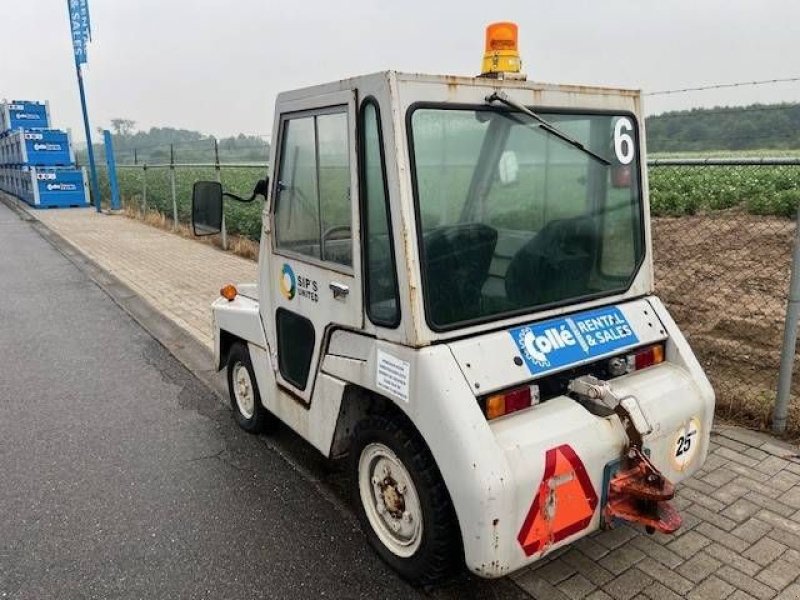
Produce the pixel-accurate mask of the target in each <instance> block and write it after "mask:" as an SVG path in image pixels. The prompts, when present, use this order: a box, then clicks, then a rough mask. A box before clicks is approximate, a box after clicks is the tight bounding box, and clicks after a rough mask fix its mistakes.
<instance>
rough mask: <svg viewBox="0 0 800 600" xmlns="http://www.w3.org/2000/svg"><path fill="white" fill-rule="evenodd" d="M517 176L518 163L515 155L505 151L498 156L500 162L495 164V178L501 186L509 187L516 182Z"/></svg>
mask: <svg viewBox="0 0 800 600" xmlns="http://www.w3.org/2000/svg"><path fill="white" fill-rule="evenodd" d="M518 176H519V161H518V160H517V153H516V152H514V151H513V150H506V151H505V152H503V154H501V155H500V160H499V162H498V163H497V177H498V178H499V179H500V183H501V185H511V184H512V183H516V182H517V177H518Z"/></svg>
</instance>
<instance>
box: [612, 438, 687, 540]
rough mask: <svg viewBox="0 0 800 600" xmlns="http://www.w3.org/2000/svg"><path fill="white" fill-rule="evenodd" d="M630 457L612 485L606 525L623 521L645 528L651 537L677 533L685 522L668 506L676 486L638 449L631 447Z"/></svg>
mask: <svg viewBox="0 0 800 600" xmlns="http://www.w3.org/2000/svg"><path fill="white" fill-rule="evenodd" d="M631 455H633V456H632V457H631ZM628 456H629V458H628V460H627V464H626V466H625V468H624V469H623V470H621V471H618V472H617V474H616V475H614V477H613V478H612V479H611V482H610V483H609V489H608V503H607V504H606V508H605V518H606V521H608V522H611V521H613V520H614V519H621V520H623V521H628V522H630V523H638V524H640V525H644V527H645V530H646V531H647V532H648V533H655V532H656V531H660V532H661V533H674V532H675V531H677V530H678V528H679V527H680V526H681V524H682V522H683V520H682V519H681V516H680V515H679V514H678V511H677V510H675V508H674V507H673V506H672V504H670V502H669V501H670V500H672V498H673V497H674V496H675V486H674V485H673V484H672V482H670V481H669V480H668V479H667V478H666V477H664V476H663V475H662V474H661V472H660V471H659V470H658V469H657V468H656V467H655V465H653V463H652V462H650V459H649V458H647V456H646V455H645V454H644V453H643V452H642V451H641V450H639V449H638V448H636V447H633V446H632V447H631V448H630V450H629V452H628Z"/></svg>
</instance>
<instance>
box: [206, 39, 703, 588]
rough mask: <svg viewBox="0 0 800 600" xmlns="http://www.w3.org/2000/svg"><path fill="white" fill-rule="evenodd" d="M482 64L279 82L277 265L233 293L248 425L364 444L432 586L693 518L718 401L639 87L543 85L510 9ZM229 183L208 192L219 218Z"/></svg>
mask: <svg viewBox="0 0 800 600" xmlns="http://www.w3.org/2000/svg"><path fill="white" fill-rule="evenodd" d="M484 65H485V68H484V74H483V75H482V76H480V77H474V78H472V77H451V76H429V75H418V74H413V75H409V74H402V73H396V72H392V71H389V72H383V73H376V74H373V75H366V76H363V77H355V78H352V79H346V80H343V81H337V82H335V83H329V84H326V85H319V86H314V87H309V88H305V89H301V90H296V91H291V92H285V93H282V94H280V95H279V96H278V98H277V102H276V106H275V124H274V130H273V131H274V134H273V138H272V139H273V145H272V148H271V156H270V167H271V168H270V174H271V181H269V183H267V182H266V180H265V181H262V182H259V186H258V188H257V190H256V192H257V193H263V194H264V195H265V197H266V203H265V205H264V213H263V229H262V234H261V246H260V254H259V280H258V283H257V285H252V284H250V285H237V286H233V285H229V286H226V287H225V288H223V290H222V295H223V297H221V298H219V299H218V300H217V301H216V302H214V305H213V313H214V339H215V358H216V366H217V368H218V369H227V376H228V383H229V387H230V394H231V401H232V405H233V408H234V411H235V414H236V416H237V418H238V421H239V423H240V424H241V426H242V427H243V428H244V429H245V430H247V431H250V432H257V431H262V430H264V429H265V428H267V427H268V426H269V425H270V423H271V422H273V421H274V420H275V419H276V418H277V419H280V420H281V421H283V422H284V423H285V424H286V425H288V426H289V427H290V428H292V429H293V430H295V431H296V432H297V433H298V434H300V435H301V436H302V437H303V438H305V439H306V440H308V441H309V442H310V443H311V444H313V445H314V446H315V447H316V448H317V449H318V450H319V451H320V452H322V453H323V454H324V455H326V456H329V457H339V456H343V455H345V454H349V456H350V457H351V461H350V464H351V465H352V481H353V487H354V497H355V499H356V506H357V510H358V513H359V516H360V519H361V522H362V524H363V528H364V531H365V534H366V536H367V537H368V539H369V541H370V542H371V544H372V545H373V546H374V547H375V549H376V550H377V552H378V553H379V554H380V555H381V557H382V558H383V559H384V560H385V561H386V562H388V563H389V564H390V565H391V566H392V567H394V568H395V569H396V570H397V571H398V572H399V573H400V574H401V575H403V576H404V577H406V578H407V579H409V580H411V581H414V582H417V583H432V582H435V581H437V580H440V579H441V578H442V577H444V576H446V575H447V574H448V573H449V572H451V571H452V569H454V568H457V567H458V566H459V565H460V564H464V563H465V564H466V566H467V567H468V568H469V569H470V570H472V571H473V572H474V573H477V574H478V575H480V576H483V577H500V576H503V575H506V574H508V573H510V572H512V571H514V570H516V569H520V568H522V567H524V566H526V565H529V564H530V563H532V562H534V561H536V560H538V559H540V558H542V557H543V556H545V555H547V554H548V553H549V552H552V551H553V550H555V549H556V548H559V547H560V546H563V545H564V544H568V543H570V542H573V541H575V540H576V539H578V538H580V537H582V536H585V535H587V534H589V533H591V532H592V531H594V530H596V529H598V528H601V527H612V526H613V525H614V524H615V523H616V522H619V521H628V522H633V523H638V524H640V525H642V526H643V527H646V528H647V529H648V531H651V532H652V531H655V530H658V531H661V532H667V533H669V532H672V531H675V530H676V529H677V528H678V527H679V526H680V523H681V519H680V516H679V515H678V514H677V513H676V512H675V510H674V509H673V508H672V506H671V505H670V504H669V500H670V498H671V497H672V495H673V494H674V484H675V483H678V482H680V481H681V480H682V479H684V478H686V477H689V476H691V475H692V473H694V472H695V471H696V470H697V469H698V468H699V467H700V466H701V465H702V464H703V462H704V460H705V457H706V453H707V451H708V445H709V433H710V430H711V424H712V418H713V412H714V393H713V390H712V388H711V386H710V385H709V382H708V380H707V379H706V376H705V375H704V373H703V371H702V369H701V367H700V365H699V364H698V362H697V360H696V359H695V357H694V355H693V353H692V351H691V349H690V348H689V346H688V344H687V343H686V340H685V339H684V337H683V335H682V334H681V332H680V330H679V329H678V327H677V326H676V324H675V322H674V321H673V320H672V318H671V317H670V315H669V313H668V312H667V310H666V309H665V307H664V305H663V304H662V303H661V301H660V300H659V299H658V298H657V297H656V296H654V295H653V264H652V244H651V235H650V220H649V206H648V196H647V170H646V167H645V164H646V163H645V151H644V119H643V112H642V105H641V97H640V94H639V93H638V92H637V91H632V90H622V89H611V88H603V87H586V86H574V85H552V84H541V83H532V82H528V81H526V80H525V78H524V76H522V75H521V74H520V73H519V72H518V71H519V59H518V55H517V53H516V26H514V25H513V24H509V23H501V24H495V25H493V26H490V28H489V29H488V30H487V54H486V56H485V60H484ZM254 195H255V194H254ZM222 196H223V193H222V189H221V187H220V185H219V184H217V183H212V182H198V184H196V186H195V190H194V197H193V209H192V212H193V220H194V225H195V231H196V232H197V233H198V234H201V233H214V232H217V231H219V225H220V222H221V207H222Z"/></svg>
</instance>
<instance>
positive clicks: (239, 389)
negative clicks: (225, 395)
mask: <svg viewBox="0 0 800 600" xmlns="http://www.w3.org/2000/svg"><path fill="white" fill-rule="evenodd" d="M231 379H232V381H233V398H234V399H235V400H236V408H238V409H239V412H240V413H241V414H242V416H243V417H244V418H245V419H251V418H252V417H253V414H254V413H255V406H256V403H255V390H253V381H252V379H250V371H248V370H247V367H245V366H244V365H243V364H242V363H240V362H237V363H236V364H235V365H233V372H232V378H231Z"/></svg>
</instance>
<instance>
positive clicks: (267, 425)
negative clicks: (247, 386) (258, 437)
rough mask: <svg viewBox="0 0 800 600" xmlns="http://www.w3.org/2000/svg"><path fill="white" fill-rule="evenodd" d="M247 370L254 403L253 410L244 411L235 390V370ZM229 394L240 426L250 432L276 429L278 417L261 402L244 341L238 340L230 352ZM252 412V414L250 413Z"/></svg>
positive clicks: (228, 371)
mask: <svg viewBox="0 0 800 600" xmlns="http://www.w3.org/2000/svg"><path fill="white" fill-rule="evenodd" d="M242 367H243V368H244V369H246V370H247V375H248V376H249V380H250V383H251V384H252V395H253V403H252V404H253V405H252V411H244V412H243V410H242V409H241V408H240V407H239V403H238V402H237V400H236V393H235V391H234V381H233V378H234V372H235V371H236V370H237V369H239V368H242ZM226 371H227V376H228V394H229V395H230V399H231V407H232V408H233V414H234V416H235V417H236V422H237V423H239V427H241V428H242V429H244V430H245V431H246V432H248V433H263V432H265V431H270V430H272V429H274V427H275V425H276V424H277V419H276V418H275V416H274V415H273V414H272V413H270V412H269V411H268V410H267V409H266V408H264V405H263V404H262V403H261V393H260V392H259V390H258V382H257V381H256V375H255V372H254V371H253V363H252V362H251V361H250V351H249V350H248V349H247V346H246V345H245V344H244V343H243V342H236V343H234V344H233V345H232V346H231V349H230V352H229V353H228V366H227V369H226ZM250 413H252V414H250Z"/></svg>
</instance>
